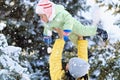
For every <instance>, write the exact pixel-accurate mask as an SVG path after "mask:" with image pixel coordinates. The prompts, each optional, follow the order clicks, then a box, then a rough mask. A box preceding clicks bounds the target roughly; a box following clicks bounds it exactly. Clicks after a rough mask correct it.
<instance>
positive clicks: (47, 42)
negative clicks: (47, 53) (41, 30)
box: [43, 36, 52, 45]
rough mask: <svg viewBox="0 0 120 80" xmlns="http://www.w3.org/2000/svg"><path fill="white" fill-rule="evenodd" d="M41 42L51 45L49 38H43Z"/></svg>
mask: <svg viewBox="0 0 120 80" xmlns="http://www.w3.org/2000/svg"><path fill="white" fill-rule="evenodd" d="M43 41H44V42H45V43H46V44H48V45H50V44H51V43H52V38H51V36H44V38H43Z"/></svg>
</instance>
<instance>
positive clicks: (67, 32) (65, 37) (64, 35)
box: [63, 30, 71, 41]
mask: <svg viewBox="0 0 120 80" xmlns="http://www.w3.org/2000/svg"><path fill="white" fill-rule="evenodd" d="M70 32H71V30H64V32H63V39H64V40H65V41H69V37H68V36H69V34H70Z"/></svg>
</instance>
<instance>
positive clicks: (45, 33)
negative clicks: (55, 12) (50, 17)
mask: <svg viewBox="0 0 120 80" xmlns="http://www.w3.org/2000/svg"><path fill="white" fill-rule="evenodd" d="M43 26H44V31H43V35H46V36H52V30H51V28H50V27H49V26H48V25H47V24H45V23H44V25H43Z"/></svg>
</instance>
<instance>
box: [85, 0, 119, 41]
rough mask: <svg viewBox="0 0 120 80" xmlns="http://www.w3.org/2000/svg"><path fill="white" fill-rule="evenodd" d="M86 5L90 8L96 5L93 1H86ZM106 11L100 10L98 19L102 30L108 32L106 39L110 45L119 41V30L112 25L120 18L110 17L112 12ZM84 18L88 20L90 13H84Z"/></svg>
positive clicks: (103, 8)
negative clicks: (101, 23) (100, 21)
mask: <svg viewBox="0 0 120 80" xmlns="http://www.w3.org/2000/svg"><path fill="white" fill-rule="evenodd" d="M105 1H108V0H105ZM109 1H110V0H109ZM117 2H118V0H114V3H117ZM87 3H88V4H89V5H91V6H93V5H96V4H95V2H94V0H87ZM106 9H107V8H106V7H101V8H100V19H101V20H102V22H103V29H105V30H106V31H107V32H108V36H109V38H108V39H109V40H110V43H115V42H116V41H120V28H119V27H118V26H116V25H113V23H114V22H115V21H116V20H117V19H118V18H119V17H120V15H117V16H114V15H112V13H113V10H111V11H106ZM84 16H87V17H88V18H90V13H86V14H84Z"/></svg>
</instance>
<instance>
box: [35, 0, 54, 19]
mask: <svg viewBox="0 0 120 80" xmlns="http://www.w3.org/2000/svg"><path fill="white" fill-rule="evenodd" d="M53 4H54V3H53V2H51V1H49V0H40V1H39V2H38V4H37V6H36V9H35V12H36V13H37V14H46V15H47V17H48V18H50V16H51V15H52V7H53Z"/></svg>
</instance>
